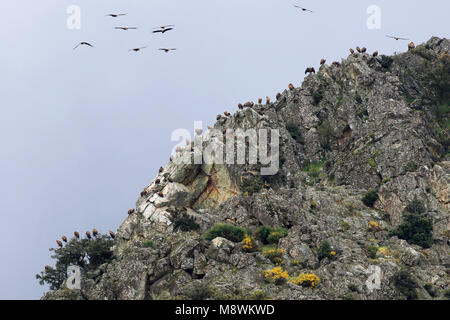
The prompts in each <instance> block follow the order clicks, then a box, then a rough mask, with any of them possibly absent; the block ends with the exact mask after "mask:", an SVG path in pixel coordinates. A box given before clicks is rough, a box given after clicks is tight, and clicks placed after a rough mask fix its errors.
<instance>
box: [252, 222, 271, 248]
mask: <svg viewBox="0 0 450 320" xmlns="http://www.w3.org/2000/svg"><path fill="white" fill-rule="evenodd" d="M271 231H272V227H269V226H262V227H259V228H258V229H257V230H256V232H255V235H256V238H257V239H259V240H261V242H262V243H264V244H268V243H269V242H268V241H267V237H268V236H269V234H270V232H271Z"/></svg>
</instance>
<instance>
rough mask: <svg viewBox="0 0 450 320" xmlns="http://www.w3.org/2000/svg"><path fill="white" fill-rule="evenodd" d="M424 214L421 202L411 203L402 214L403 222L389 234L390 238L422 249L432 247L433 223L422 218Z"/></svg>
mask: <svg viewBox="0 0 450 320" xmlns="http://www.w3.org/2000/svg"><path fill="white" fill-rule="evenodd" d="M424 212H425V207H424V205H423V203H422V202H421V201H418V200H416V199H415V200H414V201H412V202H411V203H410V204H409V205H408V206H406V208H405V211H404V212H403V222H402V223H401V224H400V225H399V226H398V227H397V229H395V230H393V231H392V232H391V233H390V234H391V236H397V237H399V238H400V239H403V240H406V241H407V242H408V243H410V244H417V245H419V246H421V247H422V248H430V247H431V246H432V245H433V223H432V222H431V220H430V219H429V218H427V217H425V216H423V213H424Z"/></svg>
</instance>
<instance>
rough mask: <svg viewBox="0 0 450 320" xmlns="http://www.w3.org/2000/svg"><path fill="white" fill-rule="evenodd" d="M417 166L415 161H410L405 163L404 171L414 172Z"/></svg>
mask: <svg viewBox="0 0 450 320" xmlns="http://www.w3.org/2000/svg"><path fill="white" fill-rule="evenodd" d="M418 167H419V166H418V165H417V163H415V162H414V161H410V162H408V163H407V164H406V166H405V171H406V172H414V171H416V170H417V168H418Z"/></svg>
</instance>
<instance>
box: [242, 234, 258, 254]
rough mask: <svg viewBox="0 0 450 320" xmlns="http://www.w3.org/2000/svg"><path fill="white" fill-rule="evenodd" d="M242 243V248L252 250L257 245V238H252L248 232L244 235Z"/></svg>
mask: <svg viewBox="0 0 450 320" xmlns="http://www.w3.org/2000/svg"><path fill="white" fill-rule="evenodd" d="M241 244H242V249H244V250H245V251H251V250H252V249H254V248H255V246H256V243H255V240H254V239H253V238H251V237H250V236H249V235H248V234H245V235H244V240H242V242H241Z"/></svg>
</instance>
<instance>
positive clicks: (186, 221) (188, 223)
mask: <svg viewBox="0 0 450 320" xmlns="http://www.w3.org/2000/svg"><path fill="white" fill-rule="evenodd" d="M198 229H200V225H199V224H198V223H197V222H195V220H194V219H193V218H192V217H190V216H188V215H187V214H186V213H183V214H182V215H181V216H179V217H176V218H175V219H174V221H173V231H177V230H181V231H184V232H186V231H191V230H198Z"/></svg>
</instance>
